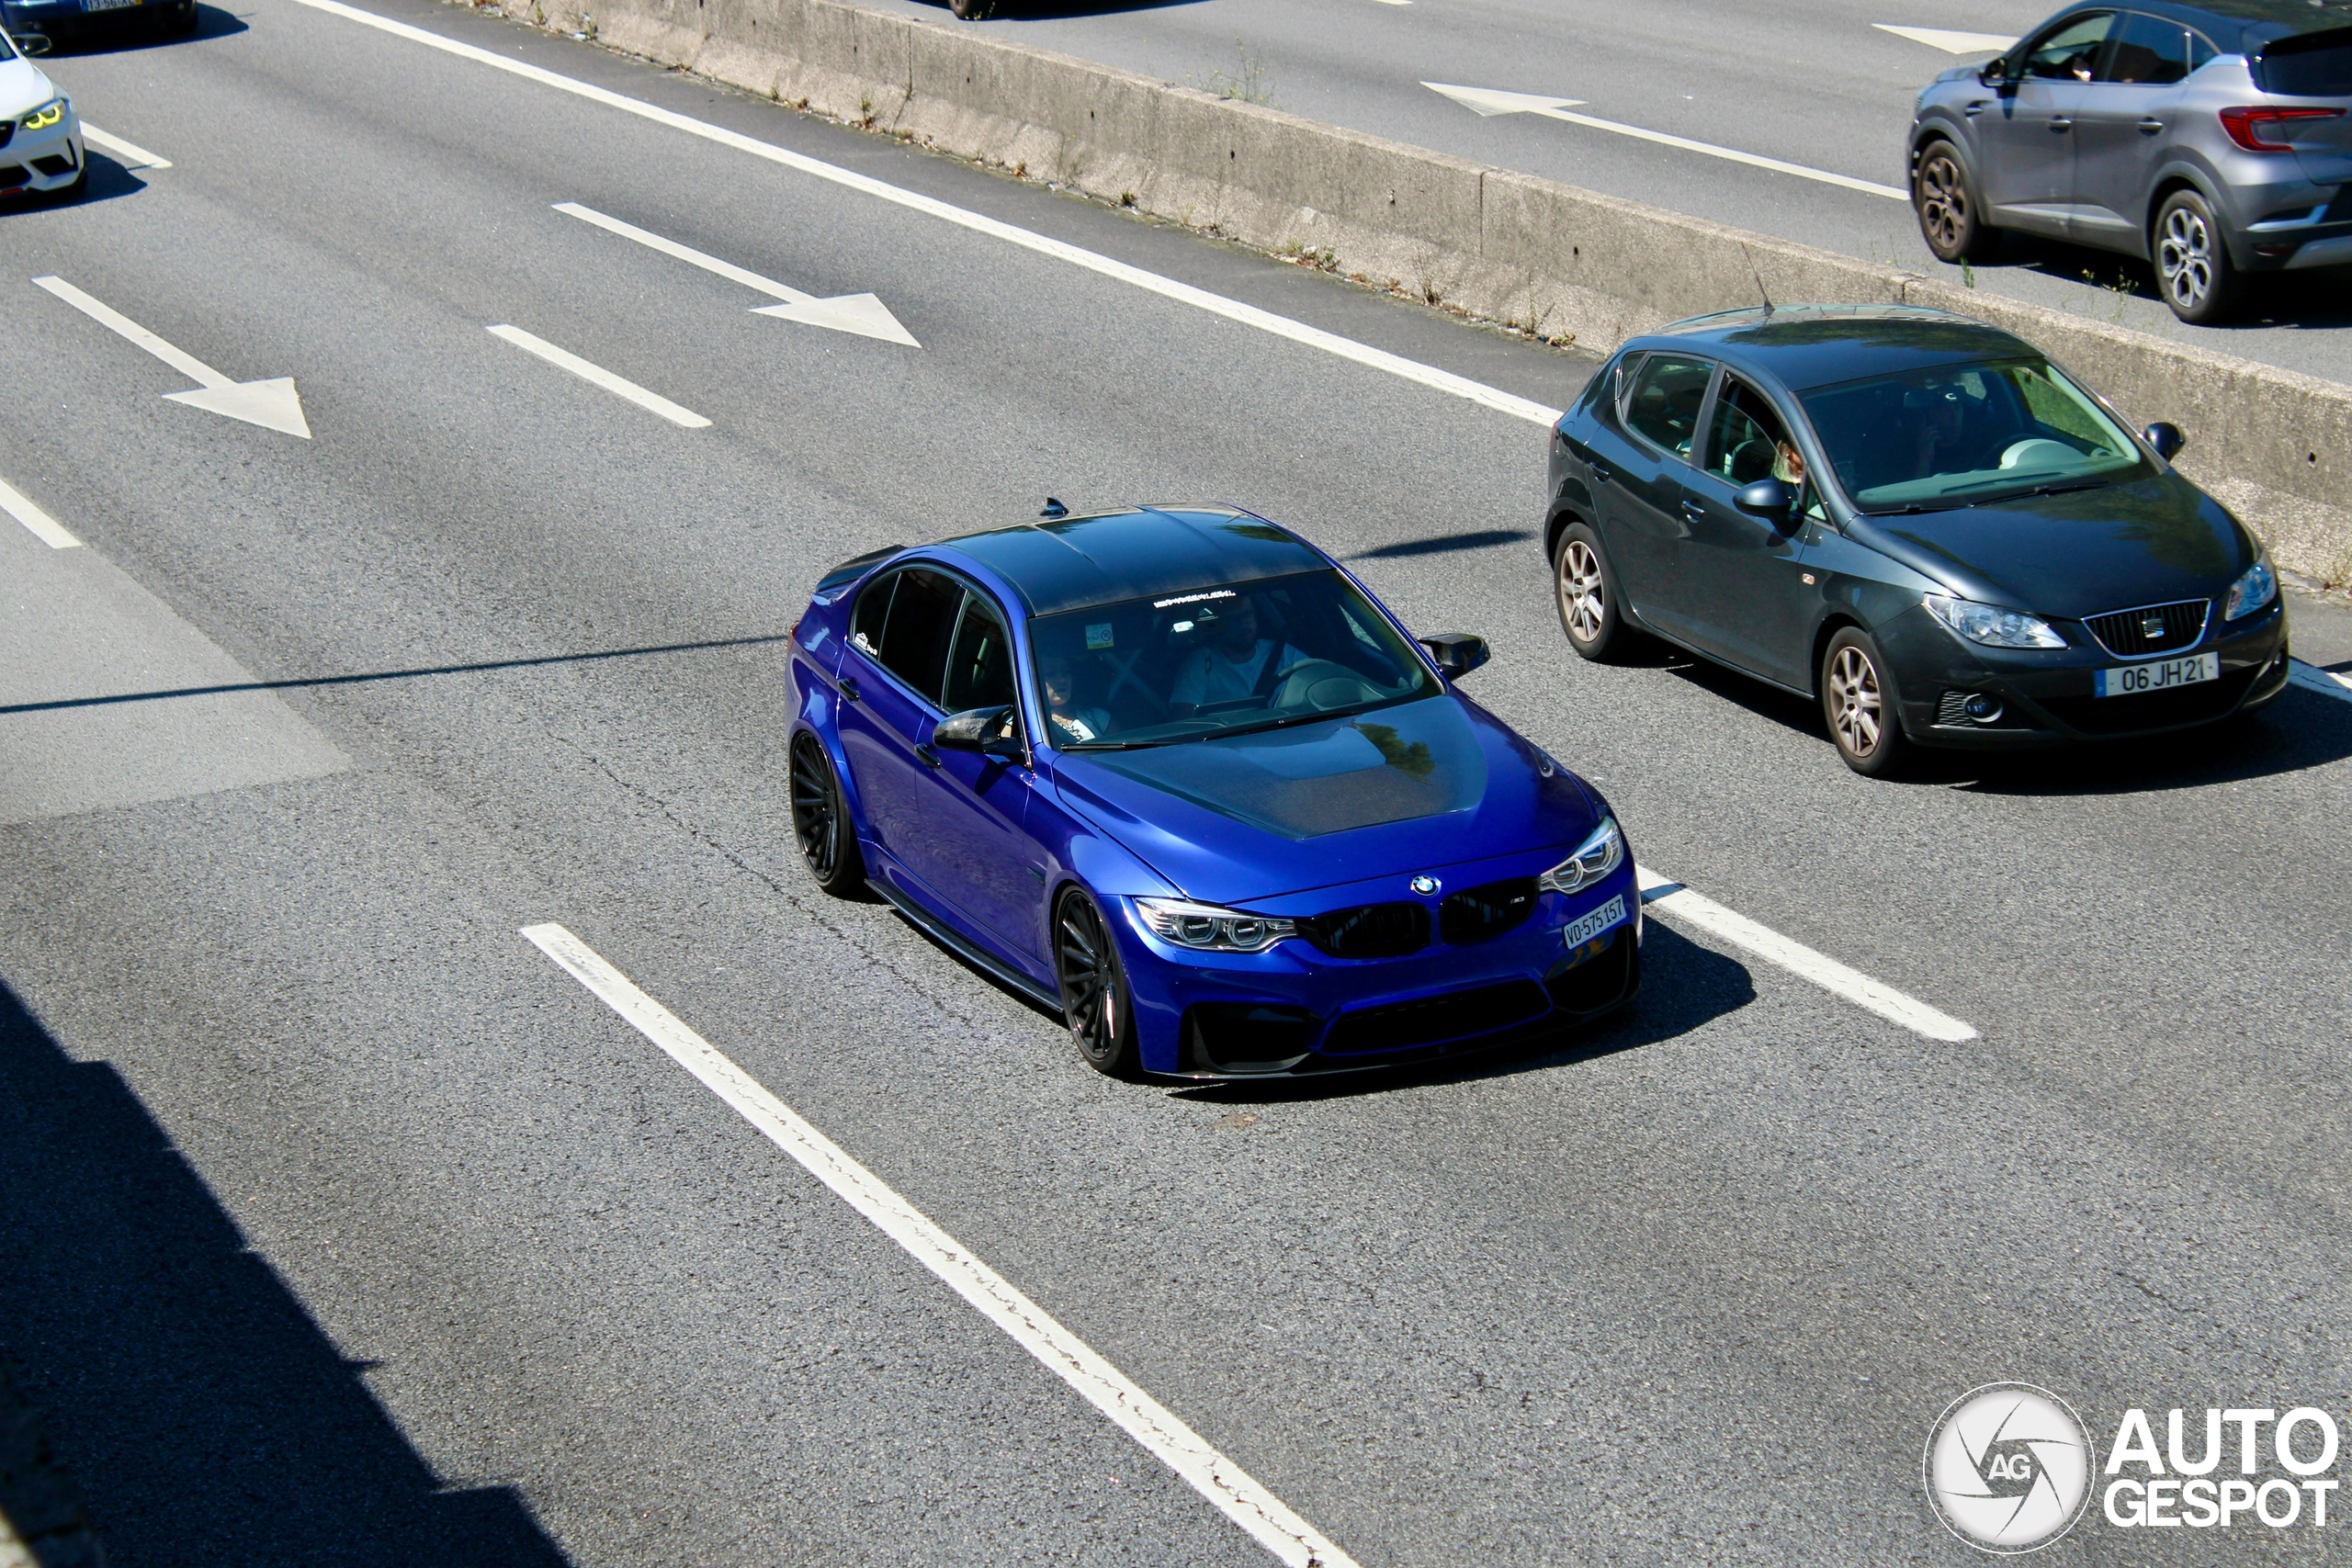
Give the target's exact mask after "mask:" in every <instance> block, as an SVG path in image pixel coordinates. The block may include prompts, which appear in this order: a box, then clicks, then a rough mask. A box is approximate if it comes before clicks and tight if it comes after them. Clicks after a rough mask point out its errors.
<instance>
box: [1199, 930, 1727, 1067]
mask: <svg viewBox="0 0 2352 1568" xmlns="http://www.w3.org/2000/svg"><path fill="white" fill-rule="evenodd" d="M1755 999H1756V980H1755V977H1754V976H1751V975H1750V974H1749V973H1748V971H1747V965H1746V964H1742V963H1740V962H1739V961H1738V960H1737V959H1735V958H1727V957H1725V956H1724V954H1722V953H1717V952H1715V951H1714V950H1713V949H1712V948H1706V947H1702V946H1700V945H1699V944H1698V943H1697V942H1692V941H1691V939H1690V938H1688V937H1686V936H1684V935H1682V934H1681V933H1680V932H1679V931H1675V930H1674V929H1673V928H1672V927H1670V926H1668V925H1667V924H1665V923H1664V922H1663V921H1660V920H1656V919H1653V920H1650V921H1648V922H1647V925H1646V934H1645V936H1644V938H1643V941H1642V991H1641V995H1640V996H1638V997H1636V998H1634V1002H1633V1005H1632V1006H1630V1007H1628V1008H1626V1009H1625V1010H1623V1011H1622V1012H1618V1013H1613V1014H1611V1016H1610V1017H1608V1018H1606V1019H1603V1020H1602V1021H1600V1022H1598V1023H1596V1024H1592V1025H1589V1026H1586V1027H1583V1028H1571V1029H1570V1030H1569V1031H1567V1032H1566V1035H1565V1036H1564V1037H1555V1039H1553V1040H1549V1041H1537V1042H1534V1043H1528V1044H1520V1045H1511V1046H1506V1047H1503V1048H1502V1049H1499V1050H1495V1051H1488V1052H1482V1053H1480V1054H1479V1055H1474V1056H1464V1057H1460V1058H1458V1059H1456V1060H1453V1061H1451V1062H1441V1063H1433V1064H1430V1065H1429V1066H1414V1067H1398V1068H1395V1069H1392V1070H1385V1071H1383V1070H1374V1071H1367V1072H1362V1073H1342V1074H1337V1075H1334V1076H1332V1077H1310V1078H1274V1079H1269V1080H1266V1081H1264V1082H1258V1083H1253V1082H1249V1081H1247V1080H1239V1081H1227V1082H1222V1083H1206V1084H1184V1085H1177V1086H1171V1087H1170V1090H1169V1092H1170V1096H1171V1097H1172V1098H1175V1099H1180V1100H1203V1101H1206V1102H1208V1103H1212V1104H1267V1103H1272V1102H1276V1101H1290V1100H1331V1099H1337V1098H1340V1097H1343V1096H1355V1095H1373V1094H1389V1093H1394V1092H1395V1091H1397V1090H1398V1089H1429V1088H1432V1087H1436V1086H1441V1085H1444V1084H1456V1083H1471V1082H1475V1081H1476V1080H1478V1079H1482V1078H1499V1077H1516V1076H1518V1075H1520V1074H1521V1073H1532V1072H1549V1071H1555V1070H1559V1069H1563V1068H1569V1067H1575V1066H1579V1065H1580V1064H1582V1063H1586V1062H1597V1061H1600V1060H1601V1059H1603V1058H1605V1057H1609V1056H1614V1055H1621V1054H1622V1053H1623V1052H1627V1051H1638V1050H1640V1049H1642V1048H1643V1047H1644V1046H1647V1045H1657V1044H1662V1043H1665V1042H1667V1041H1669V1040H1675V1039H1679V1038H1680V1037H1681V1036H1683V1035H1685V1034H1689V1033H1691V1032H1692V1031H1694V1030H1697V1029H1699V1028H1701V1027H1702V1026H1703V1025H1706V1024H1708V1023H1712V1022H1713V1021H1715V1020H1716V1019H1719V1018H1722V1017H1723V1016H1724V1015H1725V1014H1726V1013H1732V1012H1736V1011H1737V1010H1740V1009H1741V1008H1744V1007H1746V1006H1747V1004H1748V1003H1749V1002H1752V1001H1754V1000H1755Z"/></svg>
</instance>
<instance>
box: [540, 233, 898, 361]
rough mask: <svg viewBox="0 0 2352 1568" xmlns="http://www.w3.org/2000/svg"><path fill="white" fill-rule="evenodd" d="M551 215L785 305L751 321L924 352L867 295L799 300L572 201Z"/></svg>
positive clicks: (769, 280)
mask: <svg viewBox="0 0 2352 1568" xmlns="http://www.w3.org/2000/svg"><path fill="white" fill-rule="evenodd" d="M555 209H556V210H557V211H558V212H560V213H562V214H564V215H565V216H566V217H569V218H577V219H579V220H581V221H582V223H593V224H594V225H595V226H596V227H597V228H599V229H602V230H604V231H605V232H606V233H608V234H618V235H619V236H620V237H621V238H622V239H624V240H633V241H635V242H636V243H639V244H640V245H643V246H644V247H646V248H647V249H648V250H653V251H659V252H661V253H662V254H663V255H665V256H675V257H676V258H677V259H678V260H680V261H682V262H686V263H689V264H691V265H695V266H698V267H700V268H702V269H703V270H704V271H705V272H712V273H717V274H718V276H721V277H724V278H726V279H728V280H729V282H733V283H740V284H741V285H742V286H743V287H744V288H756V289H758V290H759V291H760V292H761V293H763V294H764V295H766V296H768V297H769V298H770V299H781V300H783V301H784V303H783V304H781V305H766V306H763V307H761V308H760V309H758V310H753V311H752V314H753V315H755V316H780V317H782V318H784V319H785V320H786V321H806V322H807V323H809V325H810V326H812V327H828V328H831V330H832V331H834V332H837V333H856V334H857V335H858V336H860V337H871V338H880V339H881V340H882V341H883V342H885V343H902V344H906V345H907V346H908V347H909V348H921V347H922V344H919V343H917V342H916V341H915V336H914V333H910V332H909V331H907V329H906V328H905V327H904V326H902V325H900V324H899V318H898V317H896V316H894V315H892V314H890V310H889V307H888V306H886V305H884V304H883V303H882V301H881V300H879V299H876V298H875V297H874V296H873V295H871V294H842V295H838V296H836V297H834V298H833V299H819V298H818V297H817V296H815V295H814V294H803V293H802V292H800V290H798V289H797V288H787V287H786V285H784V284H781V283H778V282H777V281H776V280H775V278H773V277H762V276H760V275H759V274H758V273H756V272H753V271H752V270H751V269H750V268H748V267H740V266H737V265H735V264H734V263H733V262H726V261H720V260H719V259H718V257H717V256H713V255H706V254H703V253H702V252H700V251H698V250H695V248H694V247H693V246H692V245H682V244H680V243H678V242H677V241H675V240H672V239H665V238H664V237H662V235H660V234H656V233H653V232H652V231H650V230H645V229H640V228H639V227H638V226H637V225H636V224H634V223H624V222H622V221H621V220H619V219H617V218H611V217H607V216H605V214H604V213H602V212H599V211H597V210H596V209H594V208H593V207H582V206H581V205H580V204H579V203H578V202H576V201H559V202H557V203H556V204H555Z"/></svg>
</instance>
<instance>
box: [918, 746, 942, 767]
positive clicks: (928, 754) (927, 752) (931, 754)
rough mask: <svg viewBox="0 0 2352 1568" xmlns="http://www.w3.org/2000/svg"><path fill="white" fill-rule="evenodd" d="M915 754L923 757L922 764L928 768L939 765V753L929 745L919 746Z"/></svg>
mask: <svg viewBox="0 0 2352 1568" xmlns="http://www.w3.org/2000/svg"><path fill="white" fill-rule="evenodd" d="M915 755H916V756H918V757H921V758H922V765H923V766H924V767H926V768H935V767H937V766H939V753H938V752H936V751H934V750H932V749H931V748H930V747H928V746H917V747H916V748H915Z"/></svg>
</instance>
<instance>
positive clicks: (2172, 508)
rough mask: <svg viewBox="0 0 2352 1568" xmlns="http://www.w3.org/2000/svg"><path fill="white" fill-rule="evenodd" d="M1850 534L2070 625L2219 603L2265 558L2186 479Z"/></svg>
mask: <svg viewBox="0 0 2352 1568" xmlns="http://www.w3.org/2000/svg"><path fill="white" fill-rule="evenodd" d="M1850 533H1851V535H1852V536H1853V537H1854V538H1856V539H1857V540H1859V541H1860V542H1861V543H1863V544H1867V545H1869V546H1871V547H1872V548H1874V549H1878V550H1881V551H1883V552H1884V553H1885V554H1887V555H1890V556H1893V557H1894V558H1895V559H1897V560H1899V561H1901V562H1903V564H1904V565H1905V566H1908V567H1910V568H1912V569H1913V570H1917V571H1918V572H1920V573H1922V574H1923V575H1925V576H1928V577H1932V578H1934V579H1936V580H1937V581H1941V582H1943V583H1946V584H1947V585H1949V586H1950V587H1951V588H1952V589H1954V590H1955V591H1957V592H1961V593H1962V594H1964V595H1966V596H1967V597H1969V598H1971V599H1975V600H1978V601H1980V602H1983V603H1986V604H2002V605H2006V606H2007V607H2008V608H2010V609H2015V610H2025V611H2029V612H2030V613H2032V614H2034V615H2054V616H2058V617H2060V618H2062V619H2067V620H2079V619H2081V618H2082V617H2083V616H2085V615H2099V614H2101V613H2103V612H2105V611H2109V610H2120V609H2128V608H2130V607H2131V606H2133V605H2135V604H2165V603H2167V602H2169V601H2172V600H2176V599H2208V598H2211V597H2212V596H2214V595H2215V594H2218V593H2220V592H2222V591H2223V590H2224V589H2226V588H2227V587H2228V586H2229V584H2230V582H2231V581H2232V580H2233V578H2235V577H2236V576H2237V575H2238V574H2239V573H2240V572H2242V571H2244V570H2245V569H2246V568H2248V567H2250V566H2252V565H2253V564H2254V562H2255V558H2256V554H2257V548H2256V545H2255V543H2254V540H2253V539H2252V538H2251V537H2250V536H2248V535H2247V534H2246V532H2245V529H2243V528H2241V527H2239V526H2238V524H2237V521H2236V520H2235V519H2234V518H2233V517H2232V516H2231V515H2230V514H2229V513H2227V512H2225V511H2223V510H2222V506H2221V503H2220V502H2216V501H2214V500H2213V499H2212V498H2211V497H2210V496H2208V495H2207V494H2205V492H2204V491H2200V490H2199V489H2198V488H2197V487H2196V486H2195V485H2192V484H2190V483H2189V482H2188V480H2187V479H2182V478H2181V477H2180V476H2179V475H2177V474H2155V475H2151V476H2150V477H2148V478H2146V479H2135V480H2133V481H2131V483H2129V484H2115V485H2102V486H2100V487H2098V489H2096V490H2082V491H2067V492H2065V493H2064V494H2061V495H2044V496H2023V497H2019V498H2018V500H2016V501H2010V502H1996V503H1993V504H1989V505H1985V506H1972V507H1968V508H1965V509H1963V510H1960V511H1953V512H1934V513H1926V514H1924V515H1921V516H1916V517H1889V516H1878V517H1868V518H1861V519H1858V520H1857V522H1856V524H1855V525H1854V526H1853V527H1852V529H1851V530H1850Z"/></svg>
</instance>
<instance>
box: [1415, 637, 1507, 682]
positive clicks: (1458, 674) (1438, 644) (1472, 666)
mask: <svg viewBox="0 0 2352 1568" xmlns="http://www.w3.org/2000/svg"><path fill="white" fill-rule="evenodd" d="M1421 646H1422V647H1423V648H1426V649H1429V650H1430V663H1432V664H1434V665H1436V666H1437V667H1438V668H1439V669H1440V670H1442V671H1444V672H1445V678H1446V679H1447V680H1449V681H1459V680H1460V679H1462V677H1464V675H1467V674H1468V673H1470V671H1473V670H1476V668H1478V666H1479V665H1481V664H1484V663H1485V662H1487V660H1489V659H1492V658H1493V657H1494V656H1495V650H1494V649H1491V648H1488V647H1487V639H1486V638H1485V637H1474V636H1472V635H1471V634H1470V633H1468V632H1435V633H1432V634H1431V635H1430V636H1428V637H1423V638H1421Z"/></svg>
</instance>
